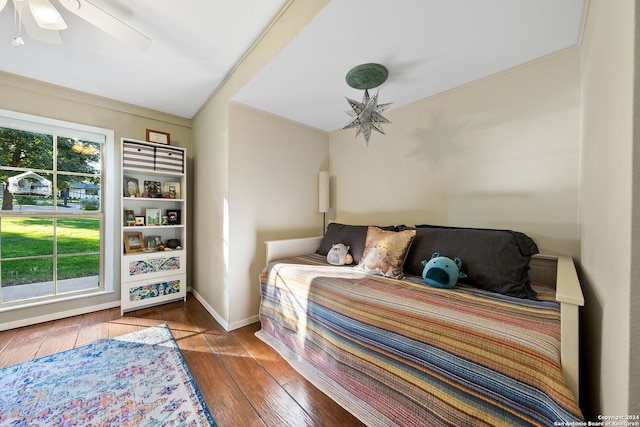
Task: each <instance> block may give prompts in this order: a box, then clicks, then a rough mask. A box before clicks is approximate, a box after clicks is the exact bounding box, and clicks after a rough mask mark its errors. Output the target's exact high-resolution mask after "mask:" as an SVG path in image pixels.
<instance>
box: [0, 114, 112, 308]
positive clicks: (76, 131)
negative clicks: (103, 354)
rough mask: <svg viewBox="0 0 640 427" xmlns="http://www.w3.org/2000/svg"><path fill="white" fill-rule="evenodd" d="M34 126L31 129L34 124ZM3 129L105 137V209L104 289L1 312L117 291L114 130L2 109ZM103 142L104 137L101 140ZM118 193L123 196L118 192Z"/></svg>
mask: <svg viewBox="0 0 640 427" xmlns="http://www.w3.org/2000/svg"><path fill="white" fill-rule="evenodd" d="M32 124H33V125H35V127H34V126H31V125H32ZM0 127H10V128H16V127H18V128H20V129H22V130H28V131H31V132H34V131H37V132H42V133H57V134H58V135H60V136H66V137H71V138H79V139H84V140H89V141H92V140H96V137H97V136H104V150H103V155H104V158H103V161H102V165H103V168H104V171H103V177H104V182H103V183H102V185H101V186H102V187H103V191H104V193H103V195H104V198H103V200H102V202H103V206H102V210H103V212H104V236H102V239H103V240H104V267H103V268H104V271H103V276H102V277H103V280H104V289H100V290H96V292H89V293H84V294H81V295H70V296H61V297H59V298H52V299H48V300H41V301H33V302H25V303H24V304H19V305H15V306H6V307H3V308H0V313H1V312H5V311H11V310H19V309H24V308H26V307H34V306H39V305H45V304H56V303H59V302H62V301H69V300H74V299H82V298H91V297H95V296H98V295H103V294H112V293H114V292H115V289H114V288H115V287H114V283H115V273H116V268H115V266H116V259H115V249H116V243H119V242H120V236H119V235H118V234H117V233H116V232H115V230H116V226H115V225H116V223H117V221H119V216H116V213H117V210H116V209H109V208H111V207H114V206H116V189H118V188H119V184H118V182H117V179H116V172H115V171H116V162H117V159H116V156H115V152H116V149H115V135H114V131H113V130H112V129H106V128H100V127H96V126H89V125H83V124H80V123H73V122H67V121H64V120H57V119H50V118H47V117H41V116H34V115H30V114H24V113H18V112H15V111H8V110H3V109H0ZM99 140H100V142H102V141H101V140H102V138H99ZM117 194H120V193H119V192H118V193H117Z"/></svg>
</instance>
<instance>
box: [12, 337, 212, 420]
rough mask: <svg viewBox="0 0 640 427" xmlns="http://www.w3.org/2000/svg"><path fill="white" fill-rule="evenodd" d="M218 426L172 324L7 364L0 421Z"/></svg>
mask: <svg viewBox="0 0 640 427" xmlns="http://www.w3.org/2000/svg"><path fill="white" fill-rule="evenodd" d="M88 425H91V426H118V427H121V426H215V425H216V424H215V421H214V420H213V418H212V417H211V414H210V413H209V410H208V408H207V406H206V404H205V402H204V400H203V398H202V395H201V394H200V390H199V389H198V386H197V385H196V383H195V381H194V380H193V377H192V376H191V373H190V372H189V369H188V368H187V365H186V364H185V362H184V359H183V358H182V355H181V354H180V351H179V349H178V346H177V345H176V342H175V341H174V339H173V336H172V335H171V332H170V331H169V328H168V327H167V326H166V325H160V326H155V327H151V328H146V329H143V330H141V331H137V332H133V333H130V334H127V335H122V336H120V337H116V338H109V339H102V340H99V341H96V342H94V343H92V344H88V345H85V346H82V347H77V348H74V349H72V350H67V351H64V352H61V353H56V354H53V355H51V356H46V357H42V358H39V359H35V360H32V361H29V362H25V363H21V364H19V365H14V366H9V367H6V368H3V369H0V426H88Z"/></svg>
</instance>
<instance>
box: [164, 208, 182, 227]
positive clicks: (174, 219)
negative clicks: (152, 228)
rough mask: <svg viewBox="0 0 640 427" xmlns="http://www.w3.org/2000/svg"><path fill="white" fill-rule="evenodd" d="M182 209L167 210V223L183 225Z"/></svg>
mask: <svg viewBox="0 0 640 427" xmlns="http://www.w3.org/2000/svg"><path fill="white" fill-rule="evenodd" d="M180 213H181V211H180V209H167V221H168V222H169V225H179V224H181V218H180Z"/></svg>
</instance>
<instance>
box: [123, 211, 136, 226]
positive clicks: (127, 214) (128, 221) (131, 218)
mask: <svg viewBox="0 0 640 427" xmlns="http://www.w3.org/2000/svg"><path fill="white" fill-rule="evenodd" d="M124 224H125V225H126V226H127V227H128V226H132V225H136V214H135V213H134V212H133V210H131V209H125V210H124Z"/></svg>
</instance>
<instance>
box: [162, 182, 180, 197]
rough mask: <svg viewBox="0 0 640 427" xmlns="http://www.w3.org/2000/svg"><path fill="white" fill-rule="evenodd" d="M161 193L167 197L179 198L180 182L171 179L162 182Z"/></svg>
mask: <svg viewBox="0 0 640 427" xmlns="http://www.w3.org/2000/svg"><path fill="white" fill-rule="evenodd" d="M162 195H163V196H164V197H167V198H169V199H180V198H181V197H180V183H179V182H173V181H167V182H163V183H162Z"/></svg>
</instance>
